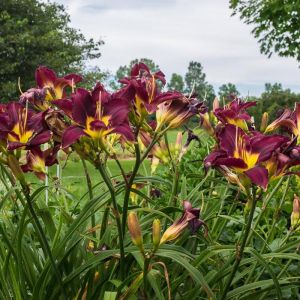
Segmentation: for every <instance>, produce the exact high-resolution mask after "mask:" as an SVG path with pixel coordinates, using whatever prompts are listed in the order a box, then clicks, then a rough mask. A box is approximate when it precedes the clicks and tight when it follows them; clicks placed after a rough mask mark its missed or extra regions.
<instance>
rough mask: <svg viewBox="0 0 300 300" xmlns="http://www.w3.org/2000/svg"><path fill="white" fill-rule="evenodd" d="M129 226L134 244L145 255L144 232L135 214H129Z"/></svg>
mask: <svg viewBox="0 0 300 300" xmlns="http://www.w3.org/2000/svg"><path fill="white" fill-rule="evenodd" d="M127 224H128V229H129V232H130V236H131V240H132V242H133V243H134V244H135V245H136V246H137V247H138V248H139V249H140V251H141V252H142V253H144V246H143V235H142V230H141V226H140V223H139V220H138V218H137V215H136V213H135V212H129V214H128V219H127Z"/></svg>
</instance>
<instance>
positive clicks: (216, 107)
mask: <svg viewBox="0 0 300 300" xmlns="http://www.w3.org/2000/svg"><path fill="white" fill-rule="evenodd" d="M219 107H220V101H219V99H218V97H215V99H214V101H213V111H215V110H216V109H218V108H219Z"/></svg>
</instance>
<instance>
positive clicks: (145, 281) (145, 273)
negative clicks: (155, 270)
mask: <svg viewBox="0 0 300 300" xmlns="http://www.w3.org/2000/svg"><path fill="white" fill-rule="evenodd" d="M150 261H151V256H149V257H147V256H146V257H145V260H144V271H143V281H144V291H145V295H147V274H148V271H149V264H150Z"/></svg>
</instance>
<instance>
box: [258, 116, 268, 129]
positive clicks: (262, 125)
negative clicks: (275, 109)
mask: <svg viewBox="0 0 300 300" xmlns="http://www.w3.org/2000/svg"><path fill="white" fill-rule="evenodd" d="M268 121H269V114H268V113H267V112H264V113H263V115H262V118H261V123H260V131H261V132H264V131H265V130H266V129H267V126H268Z"/></svg>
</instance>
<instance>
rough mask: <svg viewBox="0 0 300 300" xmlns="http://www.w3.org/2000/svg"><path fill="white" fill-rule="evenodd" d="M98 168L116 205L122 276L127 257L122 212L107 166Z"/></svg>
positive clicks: (98, 166) (115, 213)
mask: <svg viewBox="0 0 300 300" xmlns="http://www.w3.org/2000/svg"><path fill="white" fill-rule="evenodd" d="M97 169H98V170H99V172H100V174H101V176H102V178H103V180H104V182H105V184H106V186H107V188H108V190H109V192H110V196H111V201H112V204H113V207H114V216H115V218H116V223H117V229H118V236H119V244H120V269H121V276H122V277H123V273H124V270H123V269H124V259H125V252H124V242H123V233H122V225H121V218H120V212H119V209H118V204H117V199H116V191H115V189H114V187H113V185H112V182H111V180H110V178H109V176H108V174H107V171H106V169H105V167H104V166H103V165H102V164H101V163H98V164H97Z"/></svg>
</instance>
